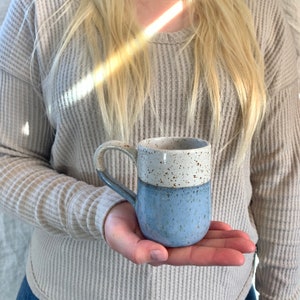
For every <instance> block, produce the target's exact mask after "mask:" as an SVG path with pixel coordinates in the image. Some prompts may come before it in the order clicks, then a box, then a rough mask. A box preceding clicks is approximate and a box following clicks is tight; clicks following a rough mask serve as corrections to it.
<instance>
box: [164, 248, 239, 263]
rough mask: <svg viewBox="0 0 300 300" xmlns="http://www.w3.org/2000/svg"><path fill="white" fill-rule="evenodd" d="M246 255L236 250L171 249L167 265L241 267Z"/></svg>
mask: <svg viewBox="0 0 300 300" xmlns="http://www.w3.org/2000/svg"><path fill="white" fill-rule="evenodd" d="M244 262H245V258H244V255H243V254H242V253H241V252H239V251H237V250H234V249H227V248H213V247H202V246H193V247H185V248H176V249H169V258H168V260H167V261H166V263H167V264H170V265H174V266H179V265H195V266H241V265H243V264H244Z"/></svg>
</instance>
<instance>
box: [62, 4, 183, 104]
mask: <svg viewBox="0 0 300 300" xmlns="http://www.w3.org/2000/svg"><path fill="white" fill-rule="evenodd" d="M182 11H183V3H182V1H179V2H177V3H176V4H174V5H173V6H171V7H170V8H169V9H168V10H166V11H165V12H164V13H163V14H162V15H161V16H160V17H158V18H157V19H156V20H155V21H154V22H152V23H151V24H150V25H148V26H147V27H146V28H145V30H144V31H142V32H141V33H140V36H139V38H137V39H133V40H131V41H129V42H128V43H127V44H126V45H125V46H124V47H123V48H122V49H121V50H120V53H122V56H123V59H122V61H121V60H120V59H119V58H118V56H117V55H112V56H111V57H109V58H108V59H107V60H106V62H105V63H104V64H102V65H101V66H99V67H98V68H96V69H95V70H94V71H93V72H92V74H89V75H87V76H86V77H85V78H83V79H82V80H80V81H79V82H77V83H76V84H75V85H74V86H72V87H71V88H70V89H69V90H68V91H66V92H65V94H64V96H63V98H64V99H65V100H67V101H68V104H69V105H71V104H72V103H74V102H77V101H78V100H80V99H82V98H84V97H85V96H86V95H88V94H89V93H91V92H92V90H93V89H94V86H95V85H96V86H97V85H99V84H101V83H102V82H103V81H104V80H105V79H106V78H108V77H109V76H111V75H112V74H113V73H114V72H115V71H117V70H118V69H119V68H120V67H121V66H122V63H123V62H124V61H125V60H126V57H129V56H131V55H134V54H135V53H137V52H138V51H139V50H140V49H141V48H142V47H143V45H144V44H145V43H146V42H147V41H149V40H150V39H151V38H152V37H153V36H154V35H155V34H156V33H158V32H159V31H160V30H161V29H162V28H163V27H164V26H165V25H167V24H168V23H169V22H170V21H171V20H172V19H174V18H175V17H176V16H177V15H179V14H180V13H181V12H182ZM137 41H139V42H137ZM141 41H143V42H144V43H143V44H142V43H141ZM123 53H124V55H123Z"/></svg>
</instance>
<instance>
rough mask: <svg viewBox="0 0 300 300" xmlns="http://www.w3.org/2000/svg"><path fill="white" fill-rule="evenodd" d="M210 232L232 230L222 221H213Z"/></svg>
mask: <svg viewBox="0 0 300 300" xmlns="http://www.w3.org/2000/svg"><path fill="white" fill-rule="evenodd" d="M209 229H210V230H232V228H231V226H230V225H229V224H227V223H224V222H221V221H212V222H211V223H210V227H209Z"/></svg>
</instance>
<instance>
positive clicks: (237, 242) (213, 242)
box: [197, 237, 256, 253]
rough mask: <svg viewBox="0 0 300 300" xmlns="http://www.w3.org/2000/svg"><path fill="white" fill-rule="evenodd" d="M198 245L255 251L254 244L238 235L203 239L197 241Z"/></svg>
mask: <svg viewBox="0 0 300 300" xmlns="http://www.w3.org/2000/svg"><path fill="white" fill-rule="evenodd" d="M197 246H199V247H201V246H202V247H213V248H219V249H222V248H226V249H233V250H237V251H239V252H241V253H252V252H255V248H256V247H255V244H254V243H253V242H252V241H251V240H249V239H244V238H239V237H232V238H230V237H229V238H221V239H203V240H201V241H200V242H198V243H197Z"/></svg>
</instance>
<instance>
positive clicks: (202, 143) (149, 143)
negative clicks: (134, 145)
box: [138, 136, 211, 152]
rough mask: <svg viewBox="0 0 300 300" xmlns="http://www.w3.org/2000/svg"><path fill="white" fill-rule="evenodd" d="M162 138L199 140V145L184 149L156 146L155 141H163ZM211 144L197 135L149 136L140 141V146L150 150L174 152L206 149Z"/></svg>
mask: <svg viewBox="0 0 300 300" xmlns="http://www.w3.org/2000/svg"><path fill="white" fill-rule="evenodd" d="M162 140H166V141H168V140H169V141H171V140H174V141H179V140H187V141H195V142H199V145H198V146H195V147H191V148H182V149H174V148H167V147H166V148H164V147H158V146H155V144H154V143H155V141H162ZM210 146H211V144H210V143H209V142H208V141H207V140H204V139H201V138H197V137H177V136H175V137H153V138H147V139H144V140H142V141H140V142H139V143H138V147H142V148H145V149H149V150H154V151H168V152H169V151H170V152H171V151H172V152H173V151H174V152H183V151H195V150H201V149H205V148H207V147H210Z"/></svg>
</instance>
